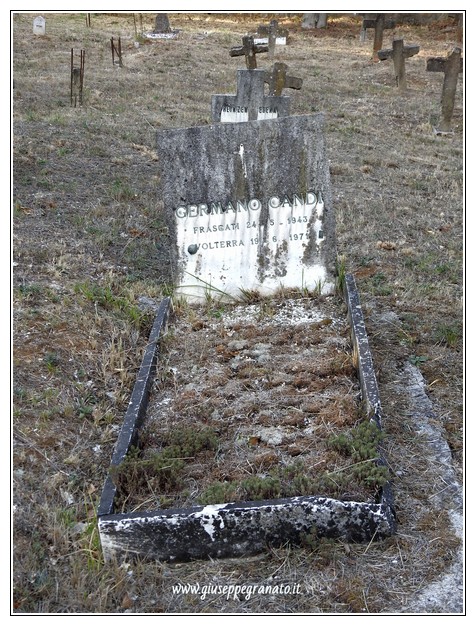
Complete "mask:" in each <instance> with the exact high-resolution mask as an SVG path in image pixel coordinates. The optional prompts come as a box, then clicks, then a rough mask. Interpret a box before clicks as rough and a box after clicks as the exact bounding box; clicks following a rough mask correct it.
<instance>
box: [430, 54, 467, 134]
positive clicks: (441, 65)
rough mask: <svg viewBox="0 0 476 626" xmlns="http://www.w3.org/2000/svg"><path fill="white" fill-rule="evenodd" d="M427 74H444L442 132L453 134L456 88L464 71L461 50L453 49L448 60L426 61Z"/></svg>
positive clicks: (433, 58)
mask: <svg viewBox="0 0 476 626" xmlns="http://www.w3.org/2000/svg"><path fill="white" fill-rule="evenodd" d="M426 71H427V72H444V74H445V79H444V81H443V93H442V95H441V111H442V115H443V123H442V124H441V129H440V130H441V132H443V133H448V132H451V118H452V117H453V109H454V106H455V95H456V86H457V84H458V74H461V73H462V71H463V59H462V58H461V48H453V51H452V52H451V54H449V55H448V56H447V57H446V59H444V58H442V57H432V58H430V59H427V61H426Z"/></svg>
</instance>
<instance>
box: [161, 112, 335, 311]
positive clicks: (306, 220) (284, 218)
mask: <svg viewBox="0 0 476 626" xmlns="http://www.w3.org/2000/svg"><path fill="white" fill-rule="evenodd" d="M323 125H324V120H323V116H322V114H315V115H301V116H293V117H287V118H282V119H276V120H261V121H251V122H248V123H246V124H242V123H230V124H214V125H212V126H202V127H193V128H186V129H170V130H163V131H159V132H158V134H157V144H158V155H159V174H160V181H161V194H160V195H161V198H162V200H163V202H164V208H165V214H166V219H167V221H168V226H169V232H170V234H171V236H172V240H175V241H176V247H175V249H174V250H173V254H174V257H175V258H174V259H173V261H174V266H175V268H176V272H175V273H176V277H175V282H176V287H177V290H178V293H179V294H182V295H183V296H184V297H186V298H188V299H189V300H200V299H202V300H203V299H204V298H206V297H209V296H215V297H217V298H230V299H239V298H240V297H241V296H242V295H243V293H244V292H247V291H254V292H258V293H260V294H262V295H271V294H273V293H275V292H276V291H278V290H280V289H282V288H298V289H308V290H310V291H320V292H321V293H322V294H328V293H331V292H332V291H333V288H334V283H335V278H334V276H335V275H334V271H335V258H336V254H335V225H334V214H333V211H332V199H331V192H330V175H329V165H328V160H327V156H326V148H325V140H324V130H323Z"/></svg>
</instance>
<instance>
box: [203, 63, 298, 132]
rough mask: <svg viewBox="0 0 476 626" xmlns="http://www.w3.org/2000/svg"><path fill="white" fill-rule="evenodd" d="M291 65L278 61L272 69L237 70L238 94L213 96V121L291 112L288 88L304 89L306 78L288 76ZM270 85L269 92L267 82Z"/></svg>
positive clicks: (271, 116)
mask: <svg viewBox="0 0 476 626" xmlns="http://www.w3.org/2000/svg"><path fill="white" fill-rule="evenodd" d="M286 70H287V66H286V64H284V63H275V66H274V68H273V71H272V72H268V71H266V70H258V69H256V70H237V89H236V95H233V94H218V95H214V96H212V122H249V121H251V120H266V119H274V118H278V117H284V116H286V115H289V109H290V104H291V99H290V97H289V96H283V95H281V94H282V91H283V89H284V88H292V89H300V88H301V86H302V79H300V78H294V77H292V76H287V75H286ZM265 83H268V84H269V94H268V95H265V93H264V85H265Z"/></svg>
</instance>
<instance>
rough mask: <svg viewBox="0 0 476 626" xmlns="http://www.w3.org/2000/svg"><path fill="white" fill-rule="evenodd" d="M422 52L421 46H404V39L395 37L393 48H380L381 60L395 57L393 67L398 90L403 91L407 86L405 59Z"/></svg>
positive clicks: (379, 55) (379, 56)
mask: <svg viewBox="0 0 476 626" xmlns="http://www.w3.org/2000/svg"><path fill="white" fill-rule="evenodd" d="M419 52H420V46H404V45H403V39H394V40H393V44H392V48H387V49H385V50H379V52H378V58H379V59H380V61H386V60H387V59H393V67H394V69H395V80H396V82H397V87H398V90H399V91H401V92H403V91H405V90H406V88H407V78H406V76H405V59H408V58H409V57H412V56H414V55H415V54H418V53H419Z"/></svg>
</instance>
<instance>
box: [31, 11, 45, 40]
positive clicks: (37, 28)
mask: <svg viewBox="0 0 476 626" xmlns="http://www.w3.org/2000/svg"><path fill="white" fill-rule="evenodd" d="M33 34H34V35H40V36H41V35H45V34H46V20H45V18H44V17H41V15H40V16H39V17H35V19H34V20H33Z"/></svg>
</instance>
